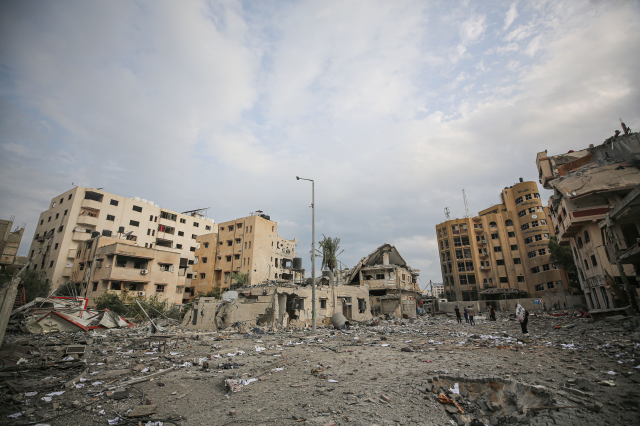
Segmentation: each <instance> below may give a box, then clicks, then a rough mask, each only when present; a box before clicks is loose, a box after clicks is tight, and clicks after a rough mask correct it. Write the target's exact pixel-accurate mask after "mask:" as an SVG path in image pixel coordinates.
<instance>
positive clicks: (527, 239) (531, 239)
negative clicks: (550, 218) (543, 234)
mask: <svg viewBox="0 0 640 426" xmlns="http://www.w3.org/2000/svg"><path fill="white" fill-rule="evenodd" d="M532 242H533V237H528V238H525V239H524V243H525V244H531V243H532Z"/></svg>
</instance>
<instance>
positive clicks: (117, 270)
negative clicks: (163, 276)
mask: <svg viewBox="0 0 640 426" xmlns="http://www.w3.org/2000/svg"><path fill="white" fill-rule="evenodd" d="M142 271H144V269H137V268H122V267H118V266H116V267H113V268H111V271H110V272H109V275H108V276H107V278H106V279H109V280H111V281H135V282H139V283H148V282H149V281H150V280H149V279H148V278H147V277H148V276H149V275H146V274H145V275H143V274H142Z"/></svg>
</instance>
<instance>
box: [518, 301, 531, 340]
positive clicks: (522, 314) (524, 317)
mask: <svg viewBox="0 0 640 426" xmlns="http://www.w3.org/2000/svg"><path fill="white" fill-rule="evenodd" d="M516 318H518V321H520V327H522V334H529V331H528V330H527V324H528V323H529V311H527V310H526V309H525V308H524V307H523V306H522V305H520V304H518V306H516Z"/></svg>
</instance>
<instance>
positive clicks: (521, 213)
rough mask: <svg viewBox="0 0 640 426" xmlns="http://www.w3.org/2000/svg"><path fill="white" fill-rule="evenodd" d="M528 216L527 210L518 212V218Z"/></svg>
mask: <svg viewBox="0 0 640 426" xmlns="http://www.w3.org/2000/svg"><path fill="white" fill-rule="evenodd" d="M526 215H527V209H524V210H520V211H519V212H518V216H520V217H523V216H526Z"/></svg>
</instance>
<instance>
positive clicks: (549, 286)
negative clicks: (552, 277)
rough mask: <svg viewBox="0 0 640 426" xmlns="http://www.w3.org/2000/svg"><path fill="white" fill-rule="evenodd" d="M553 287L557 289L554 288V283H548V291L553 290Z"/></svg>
mask: <svg viewBox="0 0 640 426" xmlns="http://www.w3.org/2000/svg"><path fill="white" fill-rule="evenodd" d="M553 287H555V286H554V284H553V281H549V282H548V283H547V288H548V289H552V288H553Z"/></svg>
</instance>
